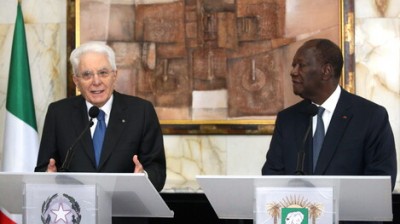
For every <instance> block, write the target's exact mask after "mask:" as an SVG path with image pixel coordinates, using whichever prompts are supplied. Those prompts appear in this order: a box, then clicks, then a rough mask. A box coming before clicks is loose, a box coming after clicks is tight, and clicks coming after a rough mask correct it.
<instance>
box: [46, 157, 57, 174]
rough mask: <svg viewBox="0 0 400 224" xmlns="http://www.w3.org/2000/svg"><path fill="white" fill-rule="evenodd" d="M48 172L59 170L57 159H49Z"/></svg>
mask: <svg viewBox="0 0 400 224" xmlns="http://www.w3.org/2000/svg"><path fill="white" fill-rule="evenodd" d="M46 172H57V167H56V160H55V159H53V158H51V159H50V160H49V165H47V171H46Z"/></svg>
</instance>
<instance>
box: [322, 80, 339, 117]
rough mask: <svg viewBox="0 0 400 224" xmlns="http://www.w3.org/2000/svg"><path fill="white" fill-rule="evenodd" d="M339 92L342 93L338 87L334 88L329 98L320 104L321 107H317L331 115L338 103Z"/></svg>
mask: <svg viewBox="0 0 400 224" xmlns="http://www.w3.org/2000/svg"><path fill="white" fill-rule="evenodd" d="M341 91H342V89H341V88H340V86H339V85H338V86H337V87H336V89H335V91H334V92H333V93H332V94H331V95H330V96H329V98H328V99H326V100H325V102H324V103H322V105H318V106H321V107H323V108H325V111H326V112H329V113H330V114H332V113H333V111H335V108H336V105H337V103H338V101H339V97H340V93H341Z"/></svg>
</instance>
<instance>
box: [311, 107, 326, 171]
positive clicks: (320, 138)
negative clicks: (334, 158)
mask: <svg viewBox="0 0 400 224" xmlns="http://www.w3.org/2000/svg"><path fill="white" fill-rule="evenodd" d="M324 111H325V108H323V107H319V108H318V115H317V128H316V129H315V133H314V137H313V170H315V166H316V165H317V161H318V157H319V153H320V151H321V147H322V143H323V142H324V137H325V127H324V121H323V120H322V114H323V113H324Z"/></svg>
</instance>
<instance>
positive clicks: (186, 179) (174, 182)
mask: <svg viewBox="0 0 400 224" xmlns="http://www.w3.org/2000/svg"><path fill="white" fill-rule="evenodd" d="M164 140H165V150H166V157H167V183H166V185H165V187H164V191H176V190H178V191H197V190H199V185H198V183H197V181H196V175H226V153H227V152H226V138H225V137H223V136H165V137H164Z"/></svg>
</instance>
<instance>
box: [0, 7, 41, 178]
mask: <svg viewBox="0 0 400 224" xmlns="http://www.w3.org/2000/svg"><path fill="white" fill-rule="evenodd" d="M5 119H6V120H5V126H4V127H5V130H4V141H3V142H4V147H3V163H2V164H3V171H10V172H33V171H34V168H35V164H36V159H37V153H38V148H39V139H38V132H37V127H36V116H35V106H34V103H33V95H32V86H31V78H30V70H29V59H28V50H27V44H26V38H25V25H24V18H23V15H22V10H21V5H20V3H19V2H18V8H17V19H16V22H15V29H14V38H13V43H12V52H11V61H10V73H9V79H8V89H7V102H6V116H5Z"/></svg>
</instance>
